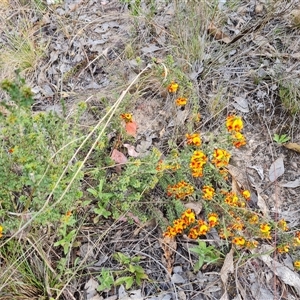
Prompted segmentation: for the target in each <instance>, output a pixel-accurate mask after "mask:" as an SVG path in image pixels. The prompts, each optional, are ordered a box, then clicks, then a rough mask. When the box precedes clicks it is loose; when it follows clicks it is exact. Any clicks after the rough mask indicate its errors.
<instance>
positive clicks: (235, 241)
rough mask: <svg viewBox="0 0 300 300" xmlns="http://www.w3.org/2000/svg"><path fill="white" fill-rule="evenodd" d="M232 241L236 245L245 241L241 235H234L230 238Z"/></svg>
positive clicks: (240, 244) (242, 244)
mask: <svg viewBox="0 0 300 300" xmlns="http://www.w3.org/2000/svg"><path fill="white" fill-rule="evenodd" d="M232 243H233V244H235V245H237V246H240V247H242V246H244V245H245V243H246V240H245V239H244V238H243V237H242V236H236V237H234V238H233V239H232Z"/></svg>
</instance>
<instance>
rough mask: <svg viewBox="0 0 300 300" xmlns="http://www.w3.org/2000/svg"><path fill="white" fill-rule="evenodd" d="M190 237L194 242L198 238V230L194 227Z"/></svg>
mask: <svg viewBox="0 0 300 300" xmlns="http://www.w3.org/2000/svg"><path fill="white" fill-rule="evenodd" d="M188 237H189V238H190V239H193V240H195V239H196V238H197V237H198V232H197V228H196V227H193V228H191V229H190V232H189V234H188Z"/></svg>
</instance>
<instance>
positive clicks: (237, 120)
mask: <svg viewBox="0 0 300 300" xmlns="http://www.w3.org/2000/svg"><path fill="white" fill-rule="evenodd" d="M243 126H244V125H243V121H242V119H241V117H237V116H228V117H227V119H226V127H227V130H228V131H229V132H231V131H241V130H242V129H243Z"/></svg>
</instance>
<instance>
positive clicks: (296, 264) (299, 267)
mask: <svg viewBox="0 0 300 300" xmlns="http://www.w3.org/2000/svg"><path fill="white" fill-rule="evenodd" d="M294 267H295V269H296V270H297V271H299V270H300V260H295V261H294Z"/></svg>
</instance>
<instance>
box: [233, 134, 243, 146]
mask: <svg viewBox="0 0 300 300" xmlns="http://www.w3.org/2000/svg"><path fill="white" fill-rule="evenodd" d="M232 144H233V146H234V147H236V148H240V147H242V146H245V145H246V139H245V137H244V136H243V134H241V133H240V132H238V131H237V132H235V133H234V134H233V135H232Z"/></svg>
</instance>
